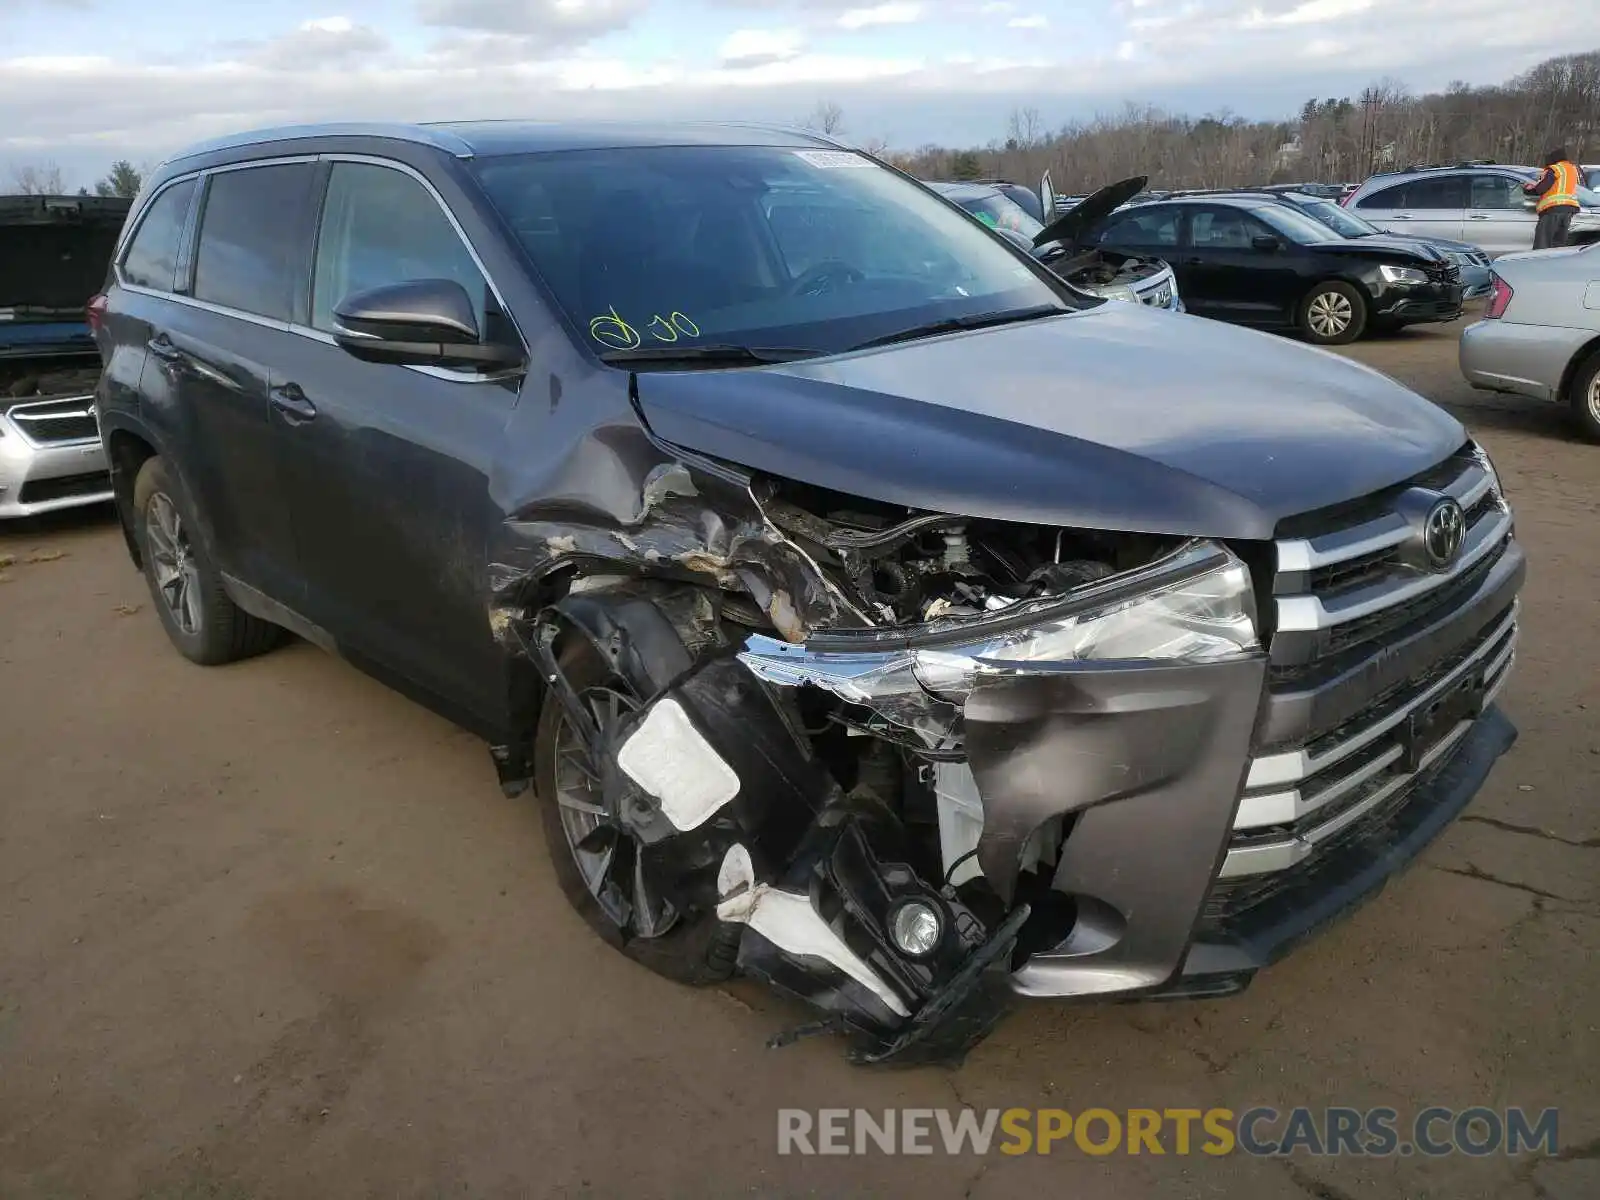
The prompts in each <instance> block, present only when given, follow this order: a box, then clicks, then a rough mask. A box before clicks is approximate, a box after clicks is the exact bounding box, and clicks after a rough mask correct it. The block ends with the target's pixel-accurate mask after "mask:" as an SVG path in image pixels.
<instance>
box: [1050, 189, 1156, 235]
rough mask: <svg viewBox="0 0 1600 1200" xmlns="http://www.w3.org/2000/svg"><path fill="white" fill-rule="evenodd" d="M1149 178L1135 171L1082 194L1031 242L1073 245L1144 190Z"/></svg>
mask: <svg viewBox="0 0 1600 1200" xmlns="http://www.w3.org/2000/svg"><path fill="white" fill-rule="evenodd" d="M1148 182H1149V177H1148V176H1146V175H1135V176H1134V177H1133V178H1132V179H1124V180H1123V181H1122V182H1121V183H1113V184H1111V185H1110V186H1108V187H1103V188H1101V189H1100V190H1099V191H1098V192H1095V193H1093V194H1091V195H1088V196H1085V197H1084V198H1083V199H1082V200H1080V201H1079V202H1078V203H1077V204H1075V205H1073V206H1072V208H1071V210H1070V211H1068V212H1065V213H1063V214H1062V215H1061V216H1059V217H1057V218H1056V219H1055V220H1054V221H1052V222H1051V223H1050V224H1048V225H1046V226H1045V227H1044V228H1043V229H1041V230H1040V231H1039V232H1038V233H1036V234H1034V235H1033V244H1034V245H1035V246H1046V245H1049V244H1050V243H1051V242H1060V243H1062V244H1063V245H1065V246H1073V245H1076V244H1077V242H1078V239H1079V238H1081V237H1083V236H1084V235H1086V234H1088V233H1091V232H1092V231H1093V229H1094V227H1095V226H1096V225H1098V224H1100V222H1101V221H1103V220H1105V219H1106V218H1107V217H1109V216H1110V215H1111V214H1112V213H1114V212H1116V211H1117V209H1119V208H1121V207H1122V206H1123V205H1124V204H1126V203H1127V202H1128V201H1129V200H1132V199H1133V198H1134V197H1135V196H1137V195H1138V194H1139V193H1140V192H1142V191H1144V185H1145V184H1146V183H1148Z"/></svg>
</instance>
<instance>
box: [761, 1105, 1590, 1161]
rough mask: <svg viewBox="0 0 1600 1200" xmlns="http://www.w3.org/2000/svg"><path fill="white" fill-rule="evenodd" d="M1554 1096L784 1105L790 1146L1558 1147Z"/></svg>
mask: <svg viewBox="0 0 1600 1200" xmlns="http://www.w3.org/2000/svg"><path fill="white" fill-rule="evenodd" d="M1557 1121H1558V1112H1557V1110H1556V1109H1553V1108H1546V1109H1542V1110H1539V1111H1538V1112H1536V1113H1534V1112H1530V1111H1526V1110H1523V1109H1521V1108H1504V1109H1496V1108H1487V1107H1473V1108H1462V1109H1453V1108H1444V1107H1430V1108H1424V1109H1421V1110H1420V1111H1418V1112H1417V1113H1415V1114H1414V1115H1412V1116H1410V1117H1402V1116H1401V1114H1400V1113H1399V1111H1398V1110H1396V1109H1393V1108H1368V1109H1357V1108H1339V1107H1329V1108H1292V1109H1287V1110H1279V1109H1276V1108H1267V1107H1256V1108H1248V1109H1244V1110H1242V1111H1238V1112H1235V1110H1233V1109H1231V1108H1207V1109H1200V1108H1163V1109H1156V1108H1130V1109H1126V1110H1112V1109H1109V1108H1086V1109H1083V1110H1082V1111H1080V1112H1071V1111H1068V1110H1067V1109H1064V1108H1007V1109H998V1108H990V1109H984V1110H981V1111H980V1110H977V1109H971V1108H961V1109H948V1108H901V1109H883V1110H878V1111H871V1110H868V1109H861V1108H855V1109H851V1108H823V1109H816V1110H811V1109H804V1108H782V1109H779V1110H778V1153H779V1154H830V1155H832V1154H840V1155H842V1154H863V1155H865V1154H941V1153H942V1154H946V1155H950V1156H958V1155H984V1154H990V1153H993V1152H995V1151H998V1152H999V1153H1001V1154H1011V1155H1019V1154H1053V1153H1062V1154H1088V1155H1094V1156H1105V1155H1110V1154H1172V1155H1179V1156H1182V1155H1191V1154H1200V1155H1210V1156H1212V1157H1220V1156H1222V1155H1228V1154H1248V1155H1253V1156H1268V1155H1278V1156H1284V1155H1306V1156H1311V1157H1320V1156H1323V1155H1361V1156H1373V1157H1388V1156H1393V1155H1399V1156H1402V1157H1405V1156H1410V1155H1423V1156H1425V1157H1442V1156H1444V1155H1449V1154H1465V1155H1468V1156H1470V1157H1483V1156H1487V1155H1495V1154H1502V1155H1516V1154H1526V1153H1533V1152H1539V1153H1544V1154H1555V1153H1556V1150H1557V1145H1558V1140H1559V1139H1558V1136H1557Z"/></svg>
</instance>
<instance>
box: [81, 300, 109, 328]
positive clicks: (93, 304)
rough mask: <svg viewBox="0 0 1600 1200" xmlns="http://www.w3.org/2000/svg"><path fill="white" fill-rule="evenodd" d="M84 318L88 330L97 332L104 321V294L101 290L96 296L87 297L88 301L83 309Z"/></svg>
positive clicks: (103, 324)
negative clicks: (87, 323) (87, 324)
mask: <svg viewBox="0 0 1600 1200" xmlns="http://www.w3.org/2000/svg"><path fill="white" fill-rule="evenodd" d="M83 315H84V319H85V320H87V321H88V322H89V331H90V332H91V333H99V332H100V330H101V329H102V328H103V327H104V326H105V323H106V294H105V293H104V292H101V293H100V294H99V295H97V296H91V297H89V303H88V304H87V305H86V306H85V307H84V310H83Z"/></svg>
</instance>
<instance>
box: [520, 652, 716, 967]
mask: <svg viewBox="0 0 1600 1200" xmlns="http://www.w3.org/2000/svg"><path fill="white" fill-rule="evenodd" d="M559 662H560V665H561V671H562V674H563V675H564V676H565V677H566V679H567V681H568V683H570V684H571V686H572V689H573V690H574V691H575V692H577V693H578V694H579V695H580V696H586V697H589V698H591V699H595V706H592V707H591V712H593V711H595V707H598V708H599V709H600V713H597V720H604V719H605V717H604V716H603V715H602V714H603V713H604V712H605V711H606V710H607V709H609V710H610V712H611V714H612V716H613V717H615V716H616V715H617V714H618V713H619V711H628V710H629V709H631V708H637V707H638V704H639V701H640V697H639V696H638V695H637V694H635V692H634V689H633V688H631V687H630V686H629V685H628V684H627V683H626V682H625V681H623V680H622V679H620V678H618V677H617V676H616V675H615V674H614V673H613V672H612V671H611V668H610V667H609V665H608V664H607V663H606V662H605V660H604V659H602V658H601V657H600V655H599V654H598V653H597V652H596V651H595V649H594V647H593V646H592V645H590V644H589V642H588V641H587V640H586V639H584V638H583V637H573V638H571V639H570V640H569V643H568V645H567V646H566V647H565V649H564V650H563V651H562V653H561V656H560V659H559ZM653 682H654V683H655V684H656V685H657V686H661V685H664V684H665V683H666V682H668V681H667V680H656V681H653ZM613 697H614V699H613ZM576 746H577V738H576V735H575V734H574V733H573V731H572V727H571V724H570V723H569V721H568V720H567V715H566V710H565V709H564V708H563V707H562V705H561V702H560V701H559V700H557V699H556V698H555V697H554V696H546V698H545V702H544V705H543V706H542V708H541V710H540V713H539V726H538V733H537V737H536V739H535V741H534V783H535V791H536V793H537V802H538V805H539V815H540V818H541V820H542V821H543V824H544V837H545V850H546V852H547V853H548V854H549V855H550V863H551V866H552V867H553V868H554V869H555V874H556V880H557V882H559V883H560V885H561V890H562V892H563V893H564V894H565V895H566V897H567V903H569V904H571V905H572V907H573V908H574V909H575V910H577V913H578V915H579V916H581V917H582V918H583V919H584V921H585V922H586V923H587V924H588V926H589V928H590V929H592V930H594V932H595V933H597V934H598V935H599V936H600V938H601V939H602V940H603V941H605V942H607V943H608V944H609V945H611V946H612V947H614V948H615V949H617V950H620V951H621V952H622V953H623V954H625V955H627V956H628V957H629V958H631V959H633V960H634V961H635V962H637V963H639V964H641V965H643V966H646V967H648V968H650V970H652V971H654V972H655V973H656V974H658V975H664V976H666V977H667V978H668V979H673V980H676V981H677V982H679V983H687V984H693V985H696V986H702V985H705V984H711V983H717V982H719V981H721V980H724V979H727V978H728V977H729V976H730V975H732V974H733V971H734V965H735V960H736V958H737V955H738V951H739V938H740V935H741V934H742V933H743V931H744V926H742V925H738V924H733V923H730V922H724V921H722V920H720V919H719V918H718V917H717V914H716V913H715V912H714V911H694V912H690V911H683V912H680V911H671V912H670V917H665V919H664V914H665V912H666V910H668V909H670V905H667V904H666V902H665V901H664V900H661V899H660V898H658V897H655V896H653V895H651V894H650V892H649V888H648V885H647V884H643V883H640V882H639V881H638V880H637V878H636V877H635V875H634V873H633V871H632V870H631V869H630V866H631V864H632V863H633V862H636V861H637V860H636V859H635V858H634V857H633V856H634V855H635V854H636V852H637V849H638V847H637V843H635V842H633V839H632V838H631V837H630V836H629V835H628V834H627V832H626V831H618V832H616V833H615V835H614V837H615V841H614V844H613V845H612V846H611V848H610V851H609V854H610V857H609V858H607V857H606V851H605V849H604V846H603V843H597V845H598V850H587V851H585V850H581V849H580V847H579V846H577V845H575V835H578V837H577V839H576V840H583V839H582V837H581V835H582V833H583V830H584V828H585V826H588V827H590V828H591V830H592V826H593V825H596V824H603V823H604V819H603V818H597V817H592V816H591V815H590V814H587V813H584V812H583V811H582V810H581V809H577V808H575V807H574V805H575V804H596V803H598V802H599V801H600V796H599V794H598V788H596V789H594V790H593V791H586V790H585V789H586V784H585V782H584V781H585V779H586V778H587V772H586V771H585V769H584V767H585V764H584V763H583V762H582V761H578V762H575V761H574V755H575V754H576V755H580V756H581V751H578V750H577V749H576ZM563 801H565V802H566V803H565V804H563ZM591 836H596V835H594V834H592V833H591ZM661 906H665V907H664V908H663V907H661ZM641 913H642V914H645V918H644V919H643V920H641V919H640V914H641ZM651 922H655V923H657V924H664V925H665V926H666V927H665V928H664V929H663V930H662V931H661V932H659V933H657V934H655V935H654V936H650V935H649V933H648V929H647V928H643V929H642V928H641V927H640V926H641V925H644V926H646V927H648V925H649V924H650V923H651Z"/></svg>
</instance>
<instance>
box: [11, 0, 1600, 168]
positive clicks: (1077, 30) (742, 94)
mask: <svg viewBox="0 0 1600 1200" xmlns="http://www.w3.org/2000/svg"><path fill="white" fill-rule="evenodd" d="M1597 46H1600V3H1596V0H1539V2H1538V3H1536V4H1519V3H1515V2H1514V0H884V2H882V3H874V2H873V0H805V2H799V0H0V187H3V186H4V185H5V184H6V183H8V182H9V175H10V172H11V170H14V169H15V168H16V167H17V166H20V165H24V164H30V163H42V162H47V161H48V162H54V163H56V164H59V165H60V167H61V168H62V169H63V171H64V173H65V175H66V177H67V182H68V183H69V184H72V185H76V184H79V183H87V182H89V181H90V180H91V179H92V178H94V177H95V176H96V175H98V174H100V173H102V172H103V171H104V169H105V167H106V165H107V164H108V163H109V162H110V161H111V160H112V159H113V158H117V157H129V158H132V159H134V160H136V161H149V160H152V159H157V158H159V157H160V156H162V155H163V154H165V153H167V152H169V151H171V150H172V149H174V148H175V147H177V146H180V145H182V144H184V143H185V142H188V141H192V140H195V139H198V138H202V137H209V136H213V135H215V134H217V133H221V132H227V131H230V130H237V129H241V128H250V127H256V126H261V125H273V124H281V123H287V122H296V121H304V120H324V119H369V118H381V119H401V120H411V119H416V120H429V119H445V118H452V117H492V116H531V117H546V118H548V117H563V116H597V117H628V116H636V115H651V116H670V117H686V118H701V119H704V118H719V117H730V118H732V117H739V118H748V119H757V120H788V121H792V120H794V119H796V118H798V117H800V116H802V115H803V114H805V113H806V112H807V111H809V110H811V109H812V108H814V107H815V106H816V105H817V103H818V102H819V101H822V100H828V101H831V102H833V103H836V104H838V105H839V106H841V107H842V109H843V111H844V117H845V129H844V132H845V134H846V135H847V136H852V137H855V138H857V139H860V140H866V139H869V138H882V139H885V140H887V141H888V142H889V143H890V144H891V145H893V146H897V147H913V146H916V145H919V144H922V143H924V142H929V141H940V142H943V143H945V144H952V143H968V144H970V143H979V142H985V141H988V140H989V139H991V138H994V137H997V136H1000V135H1002V133H1003V131H1004V128H1005V122H1006V116H1007V113H1008V112H1010V111H1011V109H1012V108H1014V107H1016V106H1018V105H1028V106H1033V107H1036V108H1038V109H1039V111H1040V113H1041V114H1042V116H1043V118H1044V122H1045V124H1046V125H1047V126H1055V125H1059V124H1062V123H1064V122H1065V121H1068V120H1071V119H1073V118H1076V117H1083V116H1091V115H1093V114H1094V113H1095V112H1096V111H1102V110H1106V109H1110V108H1114V107H1119V106H1120V105H1121V104H1122V103H1123V102H1124V101H1127V100H1135V101H1139V102H1153V103H1159V104H1164V105H1168V106H1172V107H1177V108H1182V109H1185V110H1188V111H1191V112H1195V113H1203V112H1211V111H1219V110H1223V109H1228V110H1231V111H1234V112H1239V113H1244V114H1246V115H1250V116H1275V115H1280V114H1285V113H1289V112H1292V111H1294V110H1295V109H1297V108H1298V107H1299V104H1300V103H1301V101H1303V100H1304V99H1305V98H1306V97H1307V96H1308V95H1312V94H1316V95H1332V94H1345V93H1348V92H1351V91H1354V90H1357V89H1359V88H1360V87H1361V86H1363V85H1364V84H1366V83H1368V82H1371V81H1373V80H1374V79H1376V78H1378V77H1380V76H1393V77H1398V78H1401V79H1404V80H1405V81H1407V82H1408V83H1409V84H1411V86H1413V87H1414V88H1417V89H1427V88H1436V87H1440V86H1442V85H1444V84H1445V83H1446V82H1448V81H1449V80H1451V79H1455V78H1465V79H1468V80H1471V81H1473V82H1493V81H1499V80H1501V79H1504V78H1506V77H1507V76H1509V75H1512V74H1514V73H1516V72H1517V71H1520V70H1523V69H1525V68H1526V67H1528V66H1531V65H1532V64H1533V63H1535V62H1537V61H1539V60H1540V59H1542V58H1545V57H1548V56H1549V55H1552V54H1559V53H1565V52H1569V51H1572V50H1587V49H1592V48H1595V47H1597Z"/></svg>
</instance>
